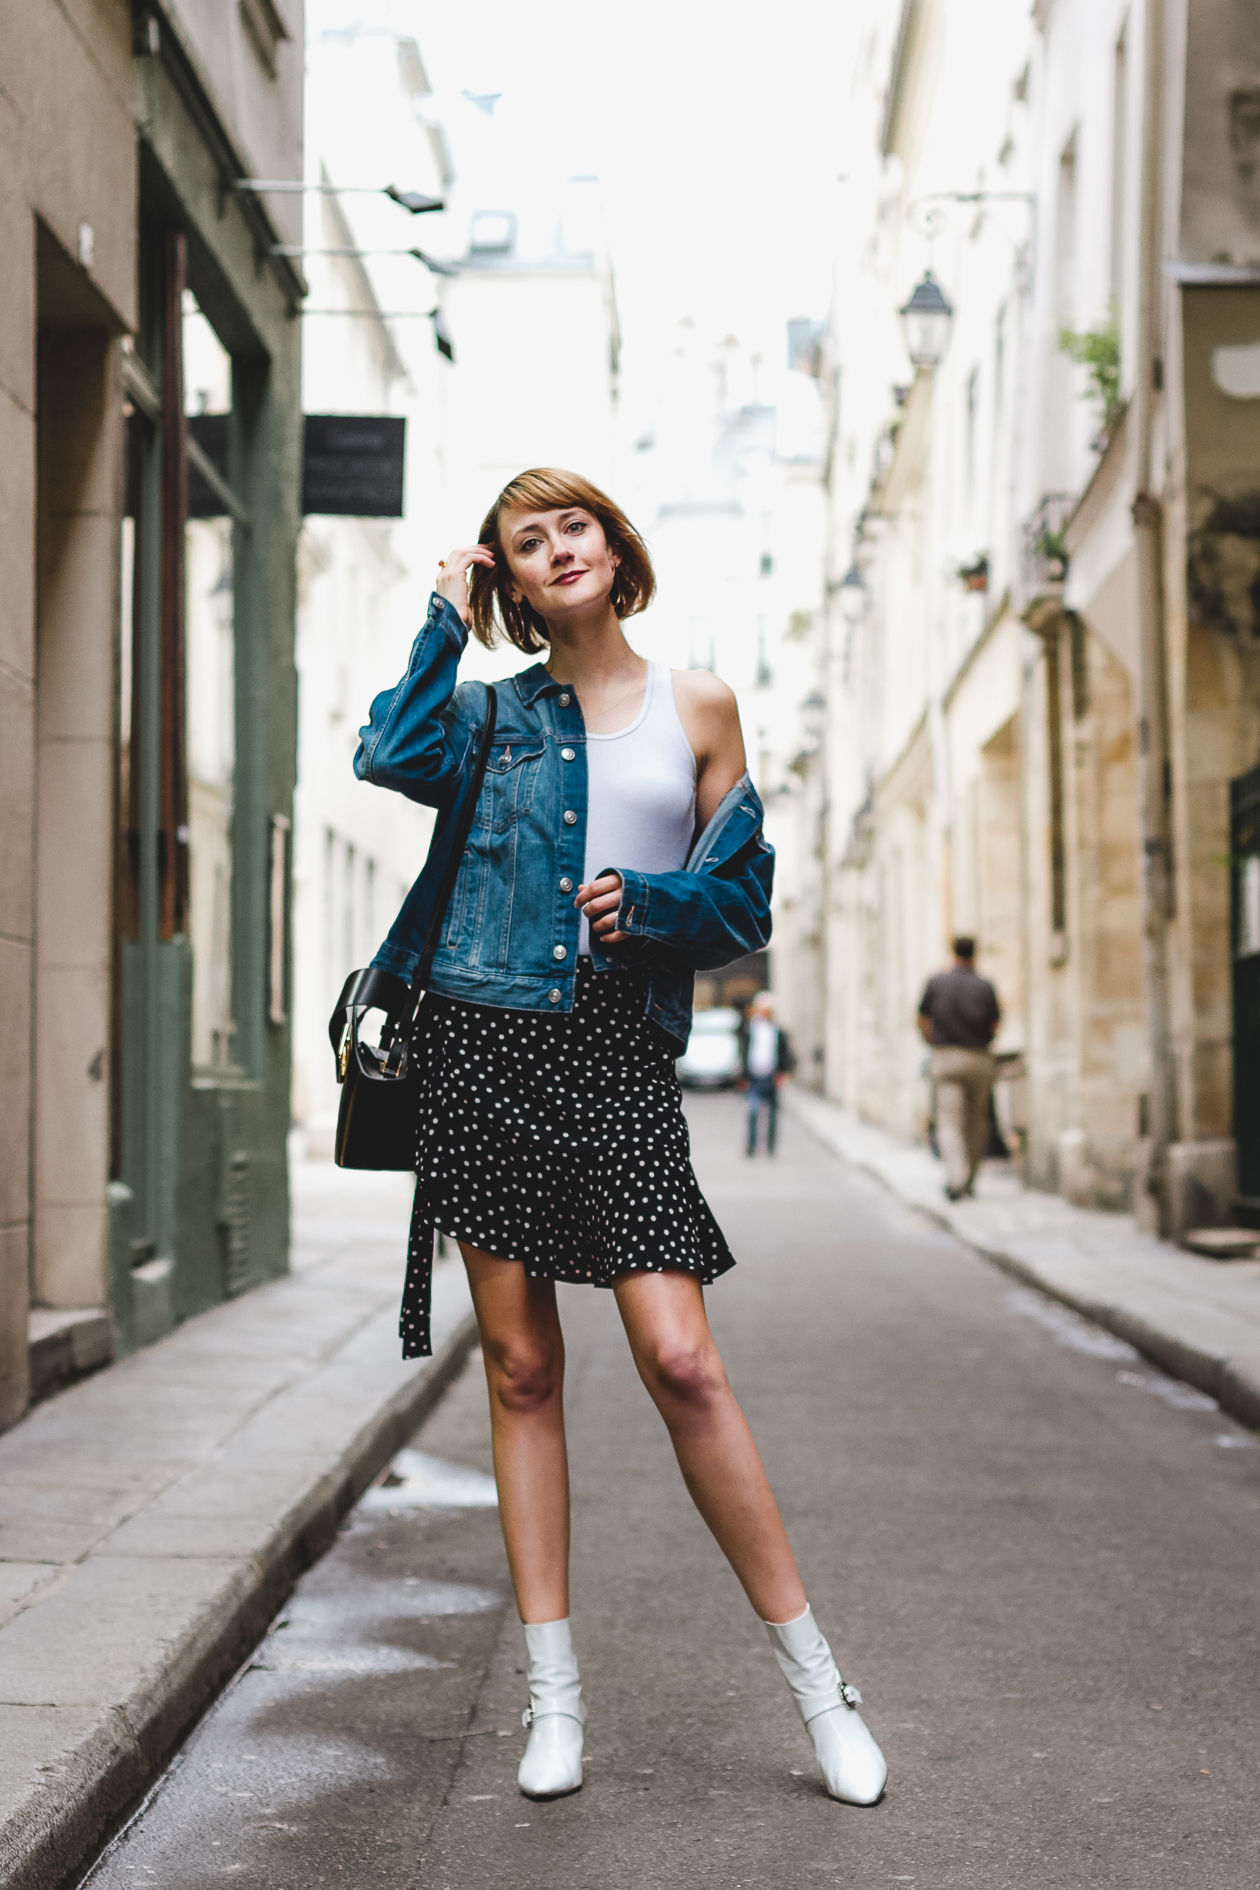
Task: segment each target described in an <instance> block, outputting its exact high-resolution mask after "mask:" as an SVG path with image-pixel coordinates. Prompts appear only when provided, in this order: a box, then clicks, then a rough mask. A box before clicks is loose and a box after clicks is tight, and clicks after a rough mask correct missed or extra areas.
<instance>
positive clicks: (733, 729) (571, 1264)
mask: <svg viewBox="0 0 1260 1890" xmlns="http://www.w3.org/2000/svg"><path fill="white" fill-rule="evenodd" d="M654 587H655V580H654V578H653V574H652V567H651V563H650V561H649V558H648V554H647V550H646V547H645V546H644V544H643V542H642V540H641V539H640V538H639V536H638V534H637V533H636V532H635V530H634V528H633V527H632V526H631V524H630V523H629V521H628V520H627V519H626V518H625V516H624V515H623V514H622V513H621V511H620V510H619V509H618V508H617V507H616V506H615V505H614V504H613V503H612V501H611V500H610V499H608V498H606V497H605V496H604V494H603V493H601V492H599V491H597V490H596V488H595V487H594V486H592V485H590V484H589V483H588V482H587V481H586V480H585V479H581V478H578V477H576V476H574V475H573V474H570V473H563V472H557V471H555V470H552V469H542V470H535V471H532V472H527V473H522V474H521V475H520V476H519V478H516V479H513V480H512V481H511V483H510V484H509V485H507V486H506V487H505V488H504V490H503V491H502V492H501V493H500V495H499V497H498V499H497V500H496V501H495V503H494V505H493V506H492V507H491V509H490V512H489V513H488V515H487V517H486V520H485V523H484V524H483V526H482V528H481V537H480V542H479V543H478V544H476V545H472V546H470V547H468V548H467V549H465V550H461V551H454V552H452V553H451V555H450V557H449V558H447V559H446V560H445V562H444V564H443V566H442V568H441V571H440V574H439V577H438V585H437V592H436V594H435V595H434V597H433V599H432V601H431V603H430V608H429V617H428V622H427V623H426V625H425V627H424V629H423V630H422V632H421V634H420V636H419V637H418V639H417V641H416V644H415V647H414V649H413V651H412V655H411V662H410V665H409V667H408V670H407V673H406V675H405V676H404V677H403V679H402V681H401V682H400V683H399V684H398V686H397V688H395V689H393V690H388V691H386V692H385V693H384V694H383V695H380V696H378V697H377V699H376V701H375V702H374V703H373V704H372V710H371V720H370V722H369V724H368V726H367V727H366V728H365V729H363V730H362V731H361V734H362V742H361V746H360V748H359V751H358V754H357V755H356V757H355V771H356V773H357V774H358V775H359V776H360V778H361V779H363V780H365V781H373V782H376V783H378V784H379V785H381V786H384V787H390V788H394V789H396V790H398V791H400V792H401V793H403V794H406V795H408V796H410V797H411V798H412V799H413V800H417V801H422V802H425V803H427V804H430V805H435V806H437V807H439V809H440V810H441V818H440V822H439V827H438V830H437V834H436V837H435V840H434V844H433V847H432V848H431V850H430V856H429V860H428V863H427V864H426V867H425V871H424V873H423V874H422V875H421V878H420V880H419V881H418V882H417V884H416V886H415V887H414V888H413V890H412V892H411V894H410V895H409V897H408V899H407V901H406V903H405V904H404V906H403V909H402V911H401V913H400V914H399V916H398V919H397V921H396V922H395V925H394V928H393V930H392V931H391V933H390V935H389V938H388V939H387V940H386V942H385V944H384V946H382V948H381V951H380V952H379V953H378V954H377V958H376V960H375V963H376V964H377V965H378V966H380V967H382V968H383V969H385V970H388V971H392V972H395V973H398V974H400V975H401V976H403V977H406V978H410V977H411V975H412V974H413V972H414V970H415V967H416V964H417V962H418V960H419V957H420V953H421V949H422V944H423V940H424V937H425V934H426V928H427V924H428V921H429V918H430V917H431V916H432V910H433V905H434V900H435V896H436V894H435V888H436V887H437V886H438V885H439V884H440V882H441V878H442V873H443V869H444V867H445V865H446V859H447V851H446V850H447V847H449V844H450V841H449V835H450V834H451V833H452V832H454V831H455V829H456V827H457V825H458V815H459V813H460V811H461V809H462V807H463V804H464V797H466V795H467V793H468V792H469V788H470V785H471V774H472V757H473V756H474V754H475V753H476V750H477V742H478V736H479V733H480V730H481V727H482V726H483V725H484V721H485V715H486V707H487V698H486V692H485V691H484V690H483V689H482V688H481V686H480V685H478V684H475V683H466V684H463V685H461V686H460V687H459V688H456V686H455V673H456V667H457V664H458V661H459V657H460V654H461V652H462V650H463V648H464V644H465V642H466V640H467V635H468V629H469V626H470V625H471V627H472V629H473V630H474V631H475V633H476V634H477V636H478V637H479V638H480V639H481V641H482V642H484V643H486V644H489V645H492V644H493V643H494V641H495V639H496V635H497V633H498V630H499V628H500V626H501V627H502V630H503V631H505V632H506V635H507V636H508V638H509V639H510V640H511V641H512V642H513V643H514V644H515V645H516V646H517V648H518V649H521V650H525V651H528V652H534V651H541V650H543V649H546V650H547V651H548V657H547V661H546V663H545V664H536V665H535V666H534V667H533V668H531V669H527V670H525V671H524V672H523V674H519V675H516V676H513V677H510V678H509V679H508V680H507V681H506V682H504V683H501V684H500V685H499V686H498V689H497V723H496V728H495V734H494V741H493V745H492V747H491V751H490V759H489V763H488V765H487V768H486V775H485V782H484V785H483V787H482V789H481V791H480V795H479V797H478V801H477V806H476V813H475V816H474V821H473V826H472V829H471V834H470V839H469V842H468V845H467V847H466V849H465V852H464V855H463V858H462V861H461V863H460V866H459V870H458V875H457V877H456V880H455V884H454V890H453V893H452V896H451V900H450V904H449V907H448V909H447V913H446V916H445V919H444V922H443V927H442V932H441V937H440V942H439V947H438V950H437V953H436V956H435V958H434V962H433V971H432V978H431V982H430V987H429V992H430V994H429V997H428V999H427V1001H426V1003H425V1005H424V1007H423V1010H422V1012H421V1022H420V1026H419V1029H420V1031H421V1033H422V1034H423V1036H424V1039H425V1041H424V1044H423V1055H422V1056H421V1057H420V1058H419V1059H418V1061H419V1063H420V1065H421V1067H422V1068H423V1069H424V1070H425V1072H426V1075H425V1083H424V1097H423V1101H422V1103H421V1109H420V1118H421V1119H420V1125H419V1144H418V1156H417V1188H416V1203H417V1205H416V1217H415V1222H414V1226H413V1240H412V1250H411V1266H410V1267H409V1271H408V1284H407V1290H406V1294H405V1297H404V1302H403V1318H402V1330H403V1338H404V1350H405V1351H406V1352H407V1353H408V1354H409V1355H414V1354H417V1353H421V1352H426V1351H427V1350H428V1329H427V1320H428V1312H427V1291H428V1262H429V1257H430V1254H431V1241H432V1228H433V1226H434V1225H436V1226H437V1227H440V1228H441V1229H442V1230H443V1231H444V1232H445V1233H447V1234H448V1235H450V1236H451V1237H452V1238H454V1239H456V1240H458V1242H459V1245H460V1250H461V1252H462V1254H463V1256H464V1264H465V1266H466V1267H467V1270H468V1278H469V1282H470V1285H471V1289H472V1296H473V1303H474V1306H475V1308H476V1313H477V1323H478V1326H479V1328H480V1332H481V1344H482V1352H483V1355H484V1358H485V1365H486V1376H487V1379H488V1383H489V1392H490V1415H491V1426H492V1432H493V1440H494V1464H495V1476H496V1479H497V1482H498V1487H499V1502H500V1513H501V1518H502V1524H503V1535H504V1540H505V1543H506V1546H507V1554H508V1561H509V1564H510V1566H511V1571H512V1582H513V1587H514V1589H515V1593H516V1601H517V1606H518V1608H519V1610H520V1615H521V1620H522V1622H523V1623H524V1628H525V1641H526V1647H527V1652H528V1661H529V1693H530V1704H529V1707H528V1708H527V1710H526V1715H525V1723H526V1724H527V1725H528V1726H529V1727H530V1735H529V1741H528V1744H527V1746H526V1749H525V1754H524V1757H523V1758H522V1760H521V1765H520V1771H519V1775H518V1782H519V1784H520V1788H521V1790H522V1791H523V1792H525V1793H526V1794H527V1795H528V1796H530V1797H533V1798H551V1797H558V1796H560V1795H561V1794H563V1793H565V1792H571V1791H576V1790H577V1789H578V1787H579V1786H580V1785H581V1783H582V1725H583V1721H584V1720H585V1717H586V1711H585V1707H584V1706H583V1704H582V1697H581V1685H580V1682H579V1678H578V1668H577V1662H576V1659H575V1657H574V1653H573V1644H572V1640H571V1638H570V1632H569V1586H568V1562H569V1485H568V1466H567V1459H566V1453H565V1432H564V1412H563V1402H562V1387H563V1379H564V1342H563V1339H562V1336H561V1332H560V1324H559V1320H558V1317H557V1313H556V1297H555V1281H556V1280H582V1281H589V1282H592V1283H593V1284H595V1285H598V1286H607V1287H611V1289H612V1292H613V1294H614V1296H615V1298H616V1302H617V1308H618V1311H619V1312H620V1314H621V1318H622V1322H623V1324H624V1326H625V1330H626V1336H627V1338H628V1340H629V1342H630V1349H631V1352H632V1354H633V1357H634V1362H635V1365H636V1366H637V1368H638V1371H639V1374H640V1376H641V1378H642V1379H643V1382H644V1384H645V1385H646V1386H647V1389H648V1391H649V1393H650V1394H651V1396H652V1398H653V1400H654V1401H655V1403H656V1406H657V1408H658V1410H659V1411H660V1413H661V1416H662V1417H663V1418H664V1420H665V1423H666V1425H667V1427H668V1429H669V1433H670V1437H671V1440H672V1442H673V1445H674V1449H675V1452H676V1454H677V1457H678V1462H679V1465H680V1467H681V1469H682V1473H683V1476H684V1478H685V1480H686V1483H687V1487H688V1489H689V1490H690V1492H691V1495H692V1497H693V1499H694V1501H695V1503H696V1506H697V1508H698V1509H699V1511H700V1513H701V1515H702V1516H703V1517H704V1520H705V1522H706V1523H707V1524H708V1526H709V1528H710V1529H711V1530H712V1532H713V1534H714V1536H715V1537H716V1538H717V1541H718V1543H719V1544H720V1546H721V1548H722V1549H723V1551H724V1552H725V1554H726V1556H727V1558H728V1559H729V1561H730V1563H731V1566H732V1567H733V1568H734V1570H735V1573H736V1575H737V1576H738V1577H739V1580H740V1581H741V1582H742V1584H743V1586H744V1590H745V1592H746V1593H747V1595H748V1599H749V1600H750V1602H751V1603H752V1605H753V1607H754V1608H755V1609H756V1611H757V1613H758V1615H759V1616H760V1617H761V1619H762V1620H763V1621H764V1622H765V1624H766V1627H767V1629H768V1631H769V1635H770V1640H771V1643H772V1645H773V1647H774V1651H775V1654H776V1656H777V1658H778V1661H779V1665H780V1667H781V1668H782V1670H783V1672H784V1674H785V1676H786V1678H787V1681H788V1685H789V1686H790V1688H791V1690H792V1693H793V1695H794V1697H795V1699H796V1702H797V1705H798V1707H799V1709H800V1712H801V1716H802V1718H803V1719H804V1721H805V1723H806V1725H807V1726H808V1728H809V1730H810V1734H811V1736H812V1739H813V1743H814V1748H815V1751H816V1753H817V1756H818V1759H819V1762H820V1764H821V1766H822V1770H823V1775H824V1778H825V1779H826V1782H827V1788H828V1790H829V1791H830V1792H831V1793H832V1794H833V1796H835V1797H837V1798H841V1799H845V1800H847V1801H848V1802H850V1803H854V1804H871V1803H874V1801H875V1800H876V1799H877V1798H878V1797H879V1796H880V1794H881V1792H882V1790H883V1786H884V1780H885V1776H886V1767H885V1765H884V1760H883V1755H882V1754H881V1752H880V1750H879V1747H878V1746H877V1745H876V1743H875V1741H874V1739H873V1738H872V1737H871V1735H870V1733H869V1732H868V1730H867V1728H866V1726H865V1725H864V1723H863V1721H862V1719H861V1718H860V1716H859V1715H858V1713H857V1712H856V1710H855V1702H856V1701H857V1700H858V1698H859V1697H860V1696H859V1695H858V1694H857V1693H856V1691H855V1689H853V1688H851V1687H845V1686H844V1684H843V1682H842V1680H841V1678H840V1675H839V1673H838V1671H837V1669H836V1665H835V1662H834V1660H833V1659H832V1656H831V1650H830V1649H829V1647H828V1645H827V1643H826V1641H825V1640H824V1639H823V1636H822V1634H821V1632H820V1631H819V1629H818V1627H817V1625H816V1624H815V1622H814V1618H813V1615H812V1614H811V1612H810V1609H809V1605H808V1602H807V1600H806V1596H805V1590H804V1588H803V1587H802V1585H801V1579H800V1576H799V1574H798V1573H797V1569H796V1564H795V1562H794V1560H793V1557H792V1551H791V1549H790V1547H789V1546H788V1541H787V1536H786V1534H785V1532H784V1528H783V1524H782V1522H781V1520H780V1518H779V1513H778V1510H777V1508H776V1507H775V1502H774V1498H773V1496H772V1495H771V1493H770V1487H769V1484H768V1483H767V1481H766V1475H765V1472H764V1470H763V1469H762V1465H761V1460H760V1458H759V1457H758V1454H757V1450H756V1446H755V1445H754V1443H753V1440H752V1437H751V1434H750V1432H749V1429H748V1425H747V1423H746V1422H745V1420H744V1416H743V1413H742V1412H741V1410H740V1408H739V1406H738V1404H737V1403H736V1401H735V1397H734V1394H733V1392H732V1390H731V1387H730V1385H729V1383H728V1381H727V1378H726V1373H725V1371H724V1370H723V1367H722V1361H721V1359H720V1357H719V1356H718V1352H717V1348H716V1346H715V1344H714V1341H713V1337H712V1335H711V1333H710V1331H709V1327H708V1322H707V1320H706V1317H705V1309H704V1296H703V1292H702V1288H703V1286H704V1285H705V1284H706V1283H707V1282H708V1281H710V1280H713V1279H716V1278H717V1277H718V1275H719V1274H721V1273H724V1272H725V1271H726V1270H727V1268H729V1267H730V1266H732V1265H733V1264H734V1261H733V1259H732V1257H731V1254H730V1251H729V1249H728V1248H727V1245H726V1242H725V1240H724V1239H723V1237H722V1234H721V1232H720V1230H719V1229H718V1226H717V1223H716V1222H715V1221H714V1219H713V1216H712V1214H711V1213H710V1211H709V1209H708V1206H707V1204H706V1203H705V1201H704V1198H703V1196H702V1195H701V1194H700V1191H699V1189H698V1187H697V1186H696V1181H695V1176H694V1174H693V1173H692V1169H691V1163H690V1159H689V1145H688V1139H687V1130H686V1125H685V1122H684V1120H683V1116H682V1110H681V1102H680V1095H679V1090H678V1085H677V1082H676V1080H675V1077H674V1059H675V1057H676V1056H677V1055H678V1054H679V1053H680V1052H681V1050H682V1048H683V1047H684V1046H685V1043H686V1039H687V1033H688V1030H689V1028H690V1015H691V987H692V980H693V975H694V972H695V971H696V970H697V969H701V968H706V967H714V966H717V965H721V964H724V963H727V962H729V961H730V960H731V959H732V958H735V957H738V956H740V955H741V954H743V953H744V952H747V951H752V950H755V949H757V948H758V947H759V946H762V945H764V944H765V942H766V940H767V939H768V937H769V933H770V920H769V895H770V880H771V870H772V855H771V852H770V849H769V848H768V847H767V846H766V844H765V842H764V840H763V839H762V837H761V807H760V803H759V801H758V799H757V796H756V793H755V792H754V790H753V787H752V783H751V782H750V781H749V779H748V776H747V774H746V773H745V769H744V747H743V741H742V738H741V735H740V728H739V717H738V713H737V710H736V706H735V699H734V696H733V695H732V693H731V691H730V690H729V689H728V688H727V687H726V685H725V684H724V683H721V682H719V681H718V680H717V678H716V677H714V676H712V675H709V674H708V673H707V672H704V671H672V672H671V671H669V670H667V669H665V668H664V667H663V666H661V665H658V664H654V663H647V662H645V661H644V659H643V658H642V657H640V656H637V655H636V654H635V653H634V651H633V650H632V649H631V648H630V646H629V644H628V643H627V642H626V639H625V637H624V635H623V634H622V628H621V620H622V619H623V618H626V617H629V616H632V615H633V614H634V613H635V612H636V611H638V610H642V609H643V607H644V606H645V605H646V604H647V603H648V602H649V601H650V599H651V596H652V594H653V590H654Z"/></svg>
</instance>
